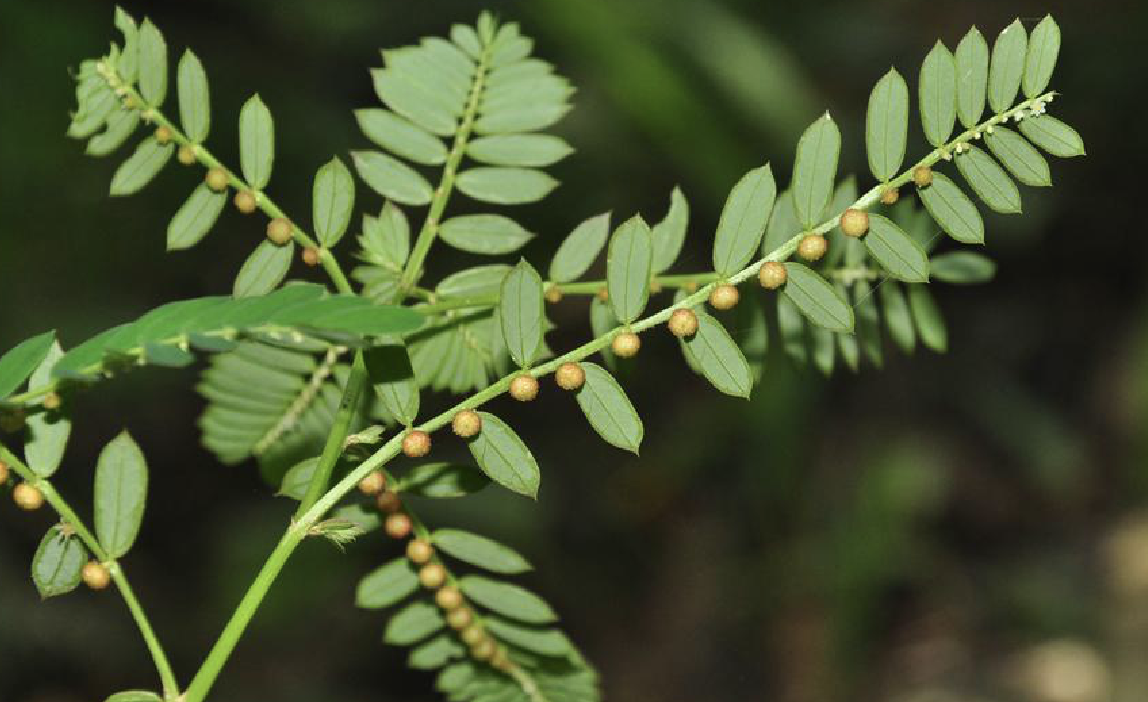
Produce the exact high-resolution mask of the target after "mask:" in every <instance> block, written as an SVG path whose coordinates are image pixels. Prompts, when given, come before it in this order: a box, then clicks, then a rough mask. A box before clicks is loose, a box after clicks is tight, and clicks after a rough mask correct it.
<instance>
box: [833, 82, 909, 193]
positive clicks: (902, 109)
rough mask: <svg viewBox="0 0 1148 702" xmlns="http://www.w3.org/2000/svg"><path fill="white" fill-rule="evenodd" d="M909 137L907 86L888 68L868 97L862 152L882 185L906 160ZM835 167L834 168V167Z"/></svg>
mask: <svg viewBox="0 0 1148 702" xmlns="http://www.w3.org/2000/svg"><path fill="white" fill-rule="evenodd" d="M908 133H909V86H907V85H905V79H904V78H902V77H901V74H900V73H898V72H897V69H895V68H891V69H889V72H888V73H886V74H885V75H884V76H882V78H881V80H879V81H877V85H876V86H874V88H873V92H872V93H870V95H869V109H868V112H867V113H866V115H865V149H866V152H867V153H868V155H869V170H870V171H872V172H873V175H874V176H875V177H876V178H877V180H879V181H881V182H882V183H884V182H887V181H888V180H889V179H890V178H892V177H893V176H895V175H897V171H899V170H900V169H901V163H902V162H903V161H904V160H905V141H906V139H907V138H908ZM835 167H836V166H835Z"/></svg>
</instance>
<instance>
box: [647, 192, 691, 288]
mask: <svg viewBox="0 0 1148 702" xmlns="http://www.w3.org/2000/svg"><path fill="white" fill-rule="evenodd" d="M689 221H690V205H689V203H688V202H686V197H685V195H682V191H681V189H680V188H678V187H677V186H675V187H674V190H673V192H671V193H670V209H669V211H667V212H666V216H665V217H663V218H662V221H661V222H658V223H657V224H655V225H654V228H653V230H652V231H651V236H652V237H653V240H654V260H653V273H654V275H657V274H659V273H661V272H663V271H665V270H666V269H667V268H669V267H670V266H672V265H674V261H676V260H678V255H679V254H681V252H682V244H684V243H685V241H686V226H687V225H688V224H689Z"/></svg>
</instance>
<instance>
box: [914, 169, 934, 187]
mask: <svg viewBox="0 0 1148 702" xmlns="http://www.w3.org/2000/svg"><path fill="white" fill-rule="evenodd" d="M913 183H914V184H915V185H916V186H917V187H918V188H927V187H929V186H930V185H932V184H933V169H932V168H929V167H928V166H917V167H916V168H914V169H913Z"/></svg>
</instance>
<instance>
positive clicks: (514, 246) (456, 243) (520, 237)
mask: <svg viewBox="0 0 1148 702" xmlns="http://www.w3.org/2000/svg"><path fill="white" fill-rule="evenodd" d="M439 236H440V237H442V240H443V241H445V242H446V243H448V244H450V245H451V246H453V247H455V248H456V249H459V250H460V251H468V252H470V253H476V254H483V255H487V256H497V255H502V254H508V253H513V252H514V251H517V250H518V249H520V248H522V247H523V246H525V245H526V243H527V242H528V241H530V240H531V239H532V238H533V237H534V235H533V234H531V233H530V232H528V231H526V230H525V229H523V228H522V226H521V225H519V224H518V223H517V222H515V221H514V220H512V219H510V218H509V217H503V216H502V215H493V214H476V215H461V216H459V217H452V218H450V219H448V220H446V221H445V222H443V223H442V226H441V227H440V228H439Z"/></svg>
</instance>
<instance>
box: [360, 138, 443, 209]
mask: <svg viewBox="0 0 1148 702" xmlns="http://www.w3.org/2000/svg"><path fill="white" fill-rule="evenodd" d="M351 159H352V160H353V161H354V162H355V170H356V171H358V172H359V177H360V178H362V179H363V182H365V183H366V184H367V185H368V186H370V187H371V189H372V190H374V191H375V192H377V193H378V194H380V195H382V196H383V197H386V198H390V199H391V200H394V201H395V202H401V203H403V204H404V205H415V206H418V205H425V204H427V203H428V202H430V201H431V195H432V194H433V192H434V191H433V189H432V188H431V184H430V183H428V182H427V179H426V178H423V177H422V175H420V174H419V173H418V172H417V171H415V170H414V169H413V168H411V167H410V166H408V165H406V164H405V163H403V162H402V161H399V160H398V159H395V158H392V157H391V156H388V155H387V154H384V153H383V152H381V151H352V152H351Z"/></svg>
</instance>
